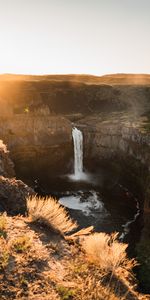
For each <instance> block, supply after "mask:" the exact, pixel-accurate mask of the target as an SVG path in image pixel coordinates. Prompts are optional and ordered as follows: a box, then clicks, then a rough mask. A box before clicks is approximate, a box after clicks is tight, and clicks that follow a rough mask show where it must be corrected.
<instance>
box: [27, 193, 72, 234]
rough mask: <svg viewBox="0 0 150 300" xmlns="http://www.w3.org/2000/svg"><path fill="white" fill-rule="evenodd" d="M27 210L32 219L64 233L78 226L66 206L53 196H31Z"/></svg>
mask: <svg viewBox="0 0 150 300" xmlns="http://www.w3.org/2000/svg"><path fill="white" fill-rule="evenodd" d="M27 210H28V214H29V217H31V219H32V221H38V222H40V223H41V224H45V225H47V226H48V227H50V228H51V229H52V230H54V231H56V232H59V233H60V234H62V235H64V234H65V233H68V232H70V231H72V230H73V229H76V228H77V224H76V222H74V221H73V220H72V219H71V218H70V217H69V216H68V214H67V212H66V210H65V208H64V207H62V206H61V205H60V204H59V203H58V202H57V200H55V199H53V198H52V197H46V198H42V197H37V196H31V197H29V198H28V199H27Z"/></svg>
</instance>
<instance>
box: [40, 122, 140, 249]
mask: <svg viewBox="0 0 150 300" xmlns="http://www.w3.org/2000/svg"><path fill="white" fill-rule="evenodd" d="M72 138H73V150H74V167H73V172H72V174H69V175H64V176H62V175H61V176H57V177H51V178H49V180H48V182H47V183H46V184H44V181H43V182H42V188H43V190H44V192H43V191H42V193H41V189H40V188H39V185H38V190H36V192H38V193H39V194H44V195H52V196H54V197H55V198H57V199H58V201H59V202H60V203H61V204H62V205H64V206H65V207H66V208H67V209H68V210H69V213H70V215H71V217H72V218H73V219H75V220H76V221H77V222H78V225H79V228H83V227H88V226H91V225H93V226H94V228H95V231H98V232H106V233H112V232H119V237H120V240H121V241H124V242H128V243H130V240H131V241H132V244H133V240H135V243H136V234H135V238H133V235H134V231H136V230H137V229H138V230H139V228H140V221H139V215H140V208H139V203H138V201H137V199H136V198H135V197H134V195H133V194H132V193H131V192H130V191H129V190H128V189H127V188H126V187H124V186H123V185H122V184H120V183H119V181H118V180H116V178H115V176H114V174H112V173H111V172H110V174H109V171H108V170H105V168H102V169H100V170H99V171H98V172H95V173H92V174H91V173H87V172H85V170H84V165H83V157H84V139H83V135H82V132H81V131H80V130H79V129H77V128H76V127H74V128H73V129H72ZM39 182H40V181H39Z"/></svg>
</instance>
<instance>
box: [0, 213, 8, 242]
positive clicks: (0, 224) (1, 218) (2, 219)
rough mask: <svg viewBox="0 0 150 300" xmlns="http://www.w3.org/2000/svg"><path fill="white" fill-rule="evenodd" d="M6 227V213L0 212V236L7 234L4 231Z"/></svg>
mask: <svg viewBox="0 0 150 300" xmlns="http://www.w3.org/2000/svg"><path fill="white" fill-rule="evenodd" d="M6 229H7V215H6V213H3V214H0V237H5V238H6V236H7V233H6Z"/></svg>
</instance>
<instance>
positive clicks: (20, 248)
mask: <svg viewBox="0 0 150 300" xmlns="http://www.w3.org/2000/svg"><path fill="white" fill-rule="evenodd" d="M12 247H13V249H14V250H15V251H16V252H18V253H19V252H20V253H21V252H26V251H27V250H28V249H29V248H30V247H31V241H30V238H29V237H28V236H26V235H23V236H20V237H18V238H16V239H15V240H13V242H12Z"/></svg>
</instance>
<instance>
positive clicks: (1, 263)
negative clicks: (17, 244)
mask: <svg viewBox="0 0 150 300" xmlns="http://www.w3.org/2000/svg"><path fill="white" fill-rule="evenodd" d="M8 261H9V247H8V245H7V242H6V240H5V239H4V238H3V237H0V270H4V269H5V268H6V267H7V265H8Z"/></svg>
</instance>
